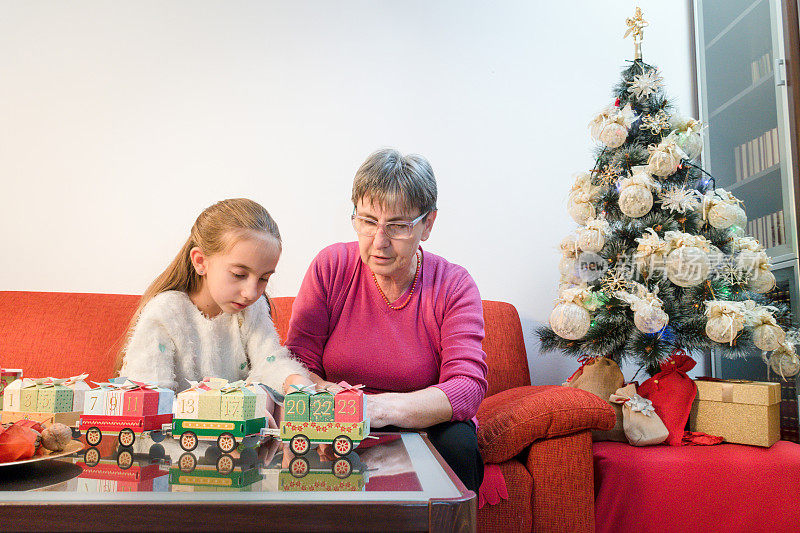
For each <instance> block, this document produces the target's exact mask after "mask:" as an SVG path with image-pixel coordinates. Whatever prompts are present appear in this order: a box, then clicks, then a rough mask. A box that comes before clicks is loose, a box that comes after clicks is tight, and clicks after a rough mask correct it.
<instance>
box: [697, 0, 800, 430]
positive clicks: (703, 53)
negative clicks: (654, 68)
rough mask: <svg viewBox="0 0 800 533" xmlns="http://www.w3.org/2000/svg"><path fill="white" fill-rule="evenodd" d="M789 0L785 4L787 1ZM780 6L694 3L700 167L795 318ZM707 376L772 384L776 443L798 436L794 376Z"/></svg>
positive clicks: (728, 367) (750, 370) (742, 372)
mask: <svg viewBox="0 0 800 533" xmlns="http://www.w3.org/2000/svg"><path fill="white" fill-rule="evenodd" d="M792 1H794V0H792ZM780 17H781V4H780V0H695V36H696V39H695V42H696V46H697V74H698V77H697V80H698V101H699V107H700V119H701V120H702V121H703V122H704V123H705V124H706V125H707V128H706V129H705V131H704V137H705V138H704V140H705V148H704V150H703V161H702V163H703V167H704V169H705V170H706V171H708V172H709V173H710V174H711V175H712V176H714V178H715V185H716V186H717V187H721V188H724V189H726V190H728V191H730V192H731V193H733V194H734V195H735V196H736V197H737V198H739V199H740V200H742V201H743V202H744V208H745V210H746V212H747V218H748V224H747V228H744V229H745V231H746V233H747V234H748V235H750V236H752V237H755V238H756V239H758V241H759V242H760V243H761V244H762V245H763V246H764V248H766V249H767V253H768V254H769V256H770V258H771V259H772V263H773V273H774V274H775V277H776V279H777V287H776V289H775V290H774V291H773V292H772V293H770V294H769V295H768V296H770V297H772V298H773V299H775V300H779V301H784V302H785V303H787V304H788V305H790V306H791V309H792V314H793V316H794V320H795V324H796V323H797V320H798V314H799V313H800V280H799V279H798V253H797V249H798V248H797V230H796V228H797V222H796V216H797V214H796V213H795V211H794V194H796V191H794V185H793V183H794V182H793V176H792V168H793V166H792V162H791V161H790V157H791V150H790V145H789V135H788V133H789V127H790V126H789V120H788V117H789V108H788V105H789V104H788V94H787V87H786V81H785V75H786V74H785V63H784V61H783V60H784V58H785V57H786V56H785V43H784V38H783V32H782V28H783V25H782V21H781V19H780ZM712 370H713V375H714V377H719V378H723V379H748V380H754V381H774V382H780V383H781V388H782V403H781V438H782V439H785V440H793V441H795V442H798V441H800V439H799V438H798V408H797V405H798V404H797V390H798V380H797V377H792V378H789V379H788V380H783V379H781V377H780V376H776V375H775V374H774V372H772V371H771V370H769V368H768V366H767V365H766V364H765V363H764V361H763V360H762V357H761V353H760V352H757V353H752V354H750V355H749V356H748V357H744V358H739V359H727V358H722V357H720V356H719V354H717V353H713V351H712Z"/></svg>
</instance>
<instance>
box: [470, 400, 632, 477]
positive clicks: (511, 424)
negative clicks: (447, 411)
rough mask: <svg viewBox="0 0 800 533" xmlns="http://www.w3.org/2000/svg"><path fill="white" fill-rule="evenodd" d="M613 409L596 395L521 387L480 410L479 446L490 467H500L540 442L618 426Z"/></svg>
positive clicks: (487, 402) (487, 403) (484, 403)
mask: <svg viewBox="0 0 800 533" xmlns="http://www.w3.org/2000/svg"><path fill="white" fill-rule="evenodd" d="M615 421H616V415H615V414H614V410H613V409H612V408H611V406H610V405H609V404H608V402H604V401H603V400H601V399H600V398H598V397H597V396H595V395H594V394H592V393H590V392H586V391H582V390H579V389H575V388H572V387H562V386H560V385H547V386H538V387H537V386H530V385H529V386H527V387H517V388H514V389H510V390H507V391H503V392H500V393H498V394H495V395H494V396H491V397H489V398H486V399H485V400H484V401H483V403H482V404H481V406H480V408H479V409H478V422H479V425H478V446H479V448H480V450H481V454H482V455H483V460H484V461H485V462H487V463H502V462H503V461H507V460H509V459H511V458H512V457H514V456H516V455H517V454H519V453H520V452H521V451H522V450H524V449H525V448H527V447H528V446H529V445H530V443H531V442H533V441H535V440H538V439H545V438H551V437H557V436H560V435H567V434H570V433H575V432H578V431H583V430H585V429H602V430H608V429H611V428H612V427H614V422H615Z"/></svg>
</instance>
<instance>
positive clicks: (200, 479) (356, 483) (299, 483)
mask: <svg viewBox="0 0 800 533" xmlns="http://www.w3.org/2000/svg"><path fill="white" fill-rule="evenodd" d="M157 440H158V442H156V441H155V440H153V439H151V438H148V437H147V436H141V437H140V438H137V439H136V440H135V442H134V443H133V445H132V446H121V445H120V444H119V439H118V438H117V437H111V438H104V439H102V441H101V442H100V443H99V444H98V446H87V448H86V449H85V450H83V451H82V452H80V453H78V454H76V455H75V456H71V457H66V458H62V459H54V460H53V461H49V462H48V463H49V464H48V465H40V466H39V467H37V468H36V469H35V470H34V469H27V470H9V471H8V472H6V473H5V478H4V477H3V475H2V474H3V473H4V472H2V471H1V470H0V491H3V492H4V494H3V497H4V498H11V499H12V500H22V499H25V498H24V497H23V496H22V494H23V493H22V492H19V491H26V490H40V491H41V490H45V491H47V493H50V494H52V492H60V493H62V495H63V496H64V497H68V498H69V499H70V500H72V499H76V498H77V499H83V498H84V497H89V500H86V501H94V499H93V498H94V497H95V496H92V495H97V496H99V495H102V494H108V495H111V494H114V495H116V496H115V497H114V499H118V500H125V499H126V497H125V496H124V494H125V493H129V492H138V493H140V494H141V493H147V492H150V493H154V494H152V497H153V498H155V501H165V502H166V501H170V500H175V499H176V497H177V496H178V494H177V493H186V492H190V493H197V496H198V497H200V495H201V494H202V493H203V492H208V491H217V490H224V491H233V492H250V493H254V492H257V493H260V494H262V495H263V496H267V497H268V498H269V499H281V500H282V499H284V497H283V496H281V494H284V495H285V496H289V497H290V496H291V494H292V493H300V492H305V493H307V496H309V497H310V496H312V494H313V495H314V496H313V498H314V499H315V500H316V498H318V497H323V498H326V499H327V498H332V499H339V496H336V494H339V495H344V494H348V493H350V494H352V495H353V497H356V498H357V499H358V500H362V499H365V500H368V501H372V500H376V501H385V500H392V501H394V500H396V499H397V498H398V497H400V498H402V499H404V500H409V501H425V500H427V499H428V498H430V497H431V496H430V495H429V494H437V495H438V494H440V493H441V494H448V495H449V496H448V497H456V496H457V495H458V492H457V491H455V492H452V491H454V490H455V487H454V486H453V485H452V482H451V481H450V480H449V479H448V477H447V474H445V472H443V471H442V470H441V469H440V468H439V465H438V463H437V462H436V459H435V458H434V457H433V456H432V455H431V454H430V451H429V449H428V447H427V445H426V444H425V443H424V442H423V441H422V439H421V438H420V437H419V435H416V434H414V433H407V434H399V433H387V434H377V435H376V438H375V439H370V440H367V441H364V442H362V443H361V445H360V446H359V447H358V448H356V449H355V450H353V451H351V452H350V453H348V454H346V455H344V456H339V455H336V454H334V453H333V452H332V450H331V448H330V447H327V448H324V447H312V448H311V449H310V450H308V452H306V453H305V454H302V455H297V454H294V453H293V452H292V451H291V450H290V448H289V445H288V444H285V443H282V442H281V441H280V440H278V439H272V438H268V439H266V440H265V441H264V442H263V443H262V444H261V445H260V446H258V447H256V448H246V447H242V446H240V447H238V448H236V449H234V450H233V451H231V452H230V453H225V452H223V451H222V450H221V449H220V448H219V446H217V444H216V443H215V442H211V441H201V442H199V443H198V446H197V447H196V448H195V449H194V450H192V451H191V452H186V451H184V450H183V449H182V448H181V446H180V443H179V441H178V440H176V439H163V440H162V439H157ZM59 465H69V466H70V467H71V468H72V469H71V470H69V472H67V471H64V468H62V467H61V466H59ZM23 476H25V477H29V478H32V479H31V480H30V481H29V482H28V483H26V484H24V485H21V484H20V483H19V480H18V479H17V478H21V477H23ZM15 491H16V492H15ZM68 493H72V495H69V496H68ZM155 493H160V494H163V496H157V495H156V494H155ZM168 493H173V494H175V496H170V495H169V494H168ZM15 494H16V495H15ZM325 494H328V496H324V495H325ZM359 494H360V496H359ZM401 494H402V496H401ZM298 495H299V494H298ZM442 497H444V496H442ZM33 499H34V500H42V501H47V498H46V497H45V498H41V497H35V498H33ZM103 499H104V500H105V498H103ZM176 501H177V500H176Z"/></svg>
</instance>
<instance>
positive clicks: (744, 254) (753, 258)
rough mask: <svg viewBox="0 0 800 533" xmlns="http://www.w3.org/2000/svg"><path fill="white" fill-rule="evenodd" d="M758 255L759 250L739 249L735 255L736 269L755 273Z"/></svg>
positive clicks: (751, 273)
mask: <svg viewBox="0 0 800 533" xmlns="http://www.w3.org/2000/svg"><path fill="white" fill-rule="evenodd" d="M760 256H761V254H760V253H759V252H754V251H753V250H742V251H740V252H739V255H738V256H736V269H737V270H739V271H741V272H747V273H749V274H750V275H753V274H755V272H756V268H757V267H758V262H759V257H760Z"/></svg>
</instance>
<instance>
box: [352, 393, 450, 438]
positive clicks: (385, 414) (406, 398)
mask: <svg viewBox="0 0 800 533" xmlns="http://www.w3.org/2000/svg"><path fill="white" fill-rule="evenodd" d="M364 416H365V418H369V419H370V421H369V424H370V427H373V428H376V429H377V428H382V427H384V426H397V427H401V428H426V427H429V426H433V425H434V424H439V423H441V422H447V421H448V420H450V419H451V418H452V417H453V407H452V406H451V405H450V400H448V399H447V395H446V394H445V393H444V392H443V391H442V389H439V388H438V387H428V388H427V389H422V390H418V391H415V392H384V393H382V394H368V395H367V406H366V413H364Z"/></svg>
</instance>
